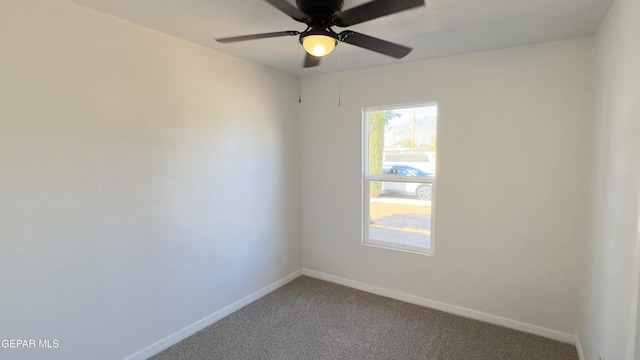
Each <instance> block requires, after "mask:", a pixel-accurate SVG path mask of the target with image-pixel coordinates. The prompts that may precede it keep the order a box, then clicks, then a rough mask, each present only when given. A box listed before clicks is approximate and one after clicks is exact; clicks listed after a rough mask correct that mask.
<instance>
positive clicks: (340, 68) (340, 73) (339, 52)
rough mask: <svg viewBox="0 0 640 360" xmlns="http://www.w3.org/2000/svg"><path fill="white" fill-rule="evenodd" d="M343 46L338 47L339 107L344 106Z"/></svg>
mask: <svg viewBox="0 0 640 360" xmlns="http://www.w3.org/2000/svg"><path fill="white" fill-rule="evenodd" d="M341 48H342V46H338V107H341V106H342V82H341V81H340V80H341V77H342V72H341V71H342V51H341V50H340V49H341Z"/></svg>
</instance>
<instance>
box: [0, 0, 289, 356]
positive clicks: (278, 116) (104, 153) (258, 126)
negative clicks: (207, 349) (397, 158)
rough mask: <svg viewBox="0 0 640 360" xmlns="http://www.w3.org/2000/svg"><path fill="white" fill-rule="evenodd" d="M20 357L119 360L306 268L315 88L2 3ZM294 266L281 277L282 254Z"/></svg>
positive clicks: (1, 98) (80, 18)
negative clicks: (306, 158) (308, 96)
mask: <svg viewBox="0 0 640 360" xmlns="http://www.w3.org/2000/svg"><path fill="white" fill-rule="evenodd" d="M0 44H1V45H0V284H2V285H1V287H0V339H57V340H59V348H58V349H55V350H34V349H28V350H19V349H4V348H1V347H0V358H3V359H8V358H11V359H42V358H47V359H118V358H124V357H126V356H128V355H131V354H133V353H135V352H137V351H139V350H141V349H143V348H145V347H147V346H149V345H151V344H152V343H154V342H156V341H158V340H160V339H162V338H164V337H166V336H168V335H170V334H172V333H174V332H176V331H178V330H181V329H183V328H185V327H186V326H188V325H190V324H192V323H194V322H195V321H197V320H200V319H202V318H204V317H206V316H208V315H210V314H212V313H214V312H216V311H218V310H220V309H222V308H224V307H225V306H227V305H229V304H231V303H233V302H235V301H237V300H239V299H241V298H243V297H245V296H247V295H249V294H251V293H253V292H255V291H257V290H259V289H261V288H263V287H264V286H266V285H268V284H271V283H273V282H274V281H276V280H279V279H281V278H282V277H283V276H285V275H287V274H290V273H292V272H293V271H296V270H298V269H300V267H301V260H300V258H301V245H300V239H299V237H300V220H299V215H298V214H299V195H298V193H299V180H298V178H299V175H298V174H299V169H298V164H299V159H298V106H299V105H298V101H297V100H298V80H297V79H296V78H295V77H293V76H290V75H286V74H283V73H280V72H277V71H274V70H270V69H268V68H265V67H262V66H258V65H255V64H251V63H248V62H245V61H243V60H240V59H237V58H233V57H230V56H227V55H224V54H221V53H218V52H215V51H212V50H210V49H206V48H204V47H201V46H198V45H195V44H192V43H188V42H185V41H182V40H179V39H176V38H173V37H170V36H167V35H163V34H160V33H157V32H154V31H151V30H148V29H145V28H143V27H140V26H137V25H133V24H130V23H128V22H124V21H121V20H119V19H116V18H112V17H109V16H106V15H103V14H100V13H98V12H95V11H91V10H87V9H84V8H81V7H79V6H77V5H75V4H72V3H68V2H66V1H50V0H2V1H0ZM278 254H282V255H283V264H282V265H280V266H276V261H275V259H276V255H278Z"/></svg>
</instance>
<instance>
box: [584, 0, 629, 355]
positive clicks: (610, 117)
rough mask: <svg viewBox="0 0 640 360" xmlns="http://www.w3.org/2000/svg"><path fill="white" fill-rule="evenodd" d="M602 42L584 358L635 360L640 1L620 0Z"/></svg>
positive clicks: (605, 24) (604, 27)
mask: <svg viewBox="0 0 640 360" xmlns="http://www.w3.org/2000/svg"><path fill="white" fill-rule="evenodd" d="M597 41H598V48H597V49H598V86H597V88H598V95H597V103H598V108H597V111H596V124H595V130H596V131H595V132H594V134H595V139H594V140H595V147H594V149H595V151H594V159H595V160H596V162H595V164H594V165H595V166H594V170H593V172H594V173H595V174H596V175H597V176H596V177H595V181H594V183H593V190H592V192H593V193H595V194H597V195H598V196H597V197H595V198H594V201H593V202H592V205H591V208H592V212H591V221H590V224H591V226H590V231H589V234H590V236H589V238H588V239H589V242H588V252H587V264H588V266H587V267H586V268H585V272H586V278H585V286H584V291H583V294H582V322H581V327H580V330H579V332H578V334H579V338H580V343H581V344H582V349H583V352H584V355H585V356H584V360H598V354H602V359H603V360H631V359H633V353H634V342H636V340H635V339H636V338H635V336H636V334H635V333H636V331H637V324H636V312H637V309H638V278H639V276H640V260H639V258H638V240H639V237H640V235H639V233H638V227H639V222H638V218H639V210H640V207H639V201H640V105H639V103H640V67H639V66H640V65H639V64H640V47H639V46H638V44H640V2H638V1H637V0H618V1H616V3H615V5H614V6H613V7H612V9H611V10H610V12H609V14H608V15H607V18H606V19H605V21H604V22H603V23H602V25H601V27H600V29H599V32H598V36H597ZM635 346H636V347H640V343H638V344H635ZM638 350H640V349H638ZM636 359H640V357H636Z"/></svg>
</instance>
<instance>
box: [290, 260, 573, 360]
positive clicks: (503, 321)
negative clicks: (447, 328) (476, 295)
mask: <svg viewBox="0 0 640 360" xmlns="http://www.w3.org/2000/svg"><path fill="white" fill-rule="evenodd" d="M302 275H306V276H310V277H313V278H316V279H320V280H325V281H329V282H332V283H335V284H339V285H344V286H348V287H350V288H354V289H358V290H362V291H366V292H369V293H372V294H376V295H381V296H384V297H388V298H392V299H396V300H400V301H404V302H408V303H411V304H416V305H420V306H424V307H428V308H431V309H435V310H440V311H444V312H447V313H450V314H454V315H460V316H464V317H467V318H471V319H474V320H479V321H483V322H486V323H490V324H494V325H499V326H504V327H506V328H510V329H514V330H519V331H523V332H526V333H529V334H533V335H538V336H543V337H546V338H549V339H552V340H557V341H560V342H563V343H568V344H571V345H576V341H577V338H576V336H575V335H571V334H567V333H563V332H560V331H556V330H550V329H546V328H543V327H540V326H536V325H531V324H527V323H523V322H520V321H515V320H511V319H507V318H503V317H500V316H496V315H491V314H487V313H483V312H480V311H476V310H471V309H467V308H463V307H460V306H455V305H449V304H445V303H442V302H438V301H434V300H430V299H425V298H421V297H419V296H414V295H409V294H405V293H402V292H399V291H395V290H389V289H385V288H381V287H377V286H373V285H369V284H365V283H361V282H358V281H354V280H350V279H346V278H342V277H339V276H335V275H329V274H326V273H323V272H319V271H315V270H309V269H302ZM578 351H580V350H578ZM581 359H582V358H581Z"/></svg>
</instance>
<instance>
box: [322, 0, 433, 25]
mask: <svg viewBox="0 0 640 360" xmlns="http://www.w3.org/2000/svg"><path fill="white" fill-rule="evenodd" d="M423 5H424V0H374V1H370V2H368V3H364V4H362V5H360V6H356V7H354V8H351V9H349V10H347V11H344V12H341V13H338V14H337V15H336V18H335V19H334V24H335V25H336V26H340V27H346V26H351V25H355V24H360V23H362V22H365V21H369V20H373V19H377V18H379V17H383V16H387V15H391V14H394V13H397V12H400V11H404V10H409V9H413V8H415V7H418V6H423Z"/></svg>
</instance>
